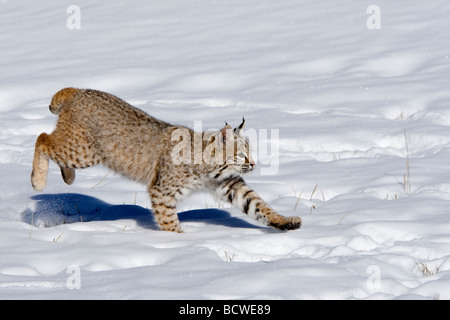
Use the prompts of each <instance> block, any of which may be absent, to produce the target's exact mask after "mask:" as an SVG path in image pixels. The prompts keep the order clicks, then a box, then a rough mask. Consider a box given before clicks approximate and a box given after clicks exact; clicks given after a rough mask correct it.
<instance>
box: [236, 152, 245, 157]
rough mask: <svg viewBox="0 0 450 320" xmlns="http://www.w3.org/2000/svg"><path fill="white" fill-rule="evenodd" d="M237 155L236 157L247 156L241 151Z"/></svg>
mask: <svg viewBox="0 0 450 320" xmlns="http://www.w3.org/2000/svg"><path fill="white" fill-rule="evenodd" d="M237 157H238V158H239V159H245V158H247V157H246V156H245V154H244V153H243V152H240V153H238V155H237Z"/></svg>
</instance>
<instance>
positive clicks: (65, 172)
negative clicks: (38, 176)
mask: <svg viewBox="0 0 450 320" xmlns="http://www.w3.org/2000/svg"><path fill="white" fill-rule="evenodd" d="M60 168H61V176H62V178H63V180H64V182H65V183H67V184H68V185H69V186H70V185H71V184H72V183H73V182H74V180H75V169H73V168H65V167H60Z"/></svg>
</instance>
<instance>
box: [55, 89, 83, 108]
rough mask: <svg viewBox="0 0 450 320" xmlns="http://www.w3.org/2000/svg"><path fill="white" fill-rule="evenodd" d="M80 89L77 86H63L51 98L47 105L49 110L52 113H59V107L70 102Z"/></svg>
mask: <svg viewBox="0 0 450 320" xmlns="http://www.w3.org/2000/svg"><path fill="white" fill-rule="evenodd" d="M79 91H80V89H77V88H64V89H61V90H59V91H58V92H57V93H55V95H54V96H53V98H52V102H51V103H50V105H49V106H48V108H49V109H50V112H51V113H53V114H59V113H60V112H61V109H62V108H64V106H65V105H67V104H68V103H70V102H71V101H72V100H73V99H74V97H75V96H76V95H77V94H78V92H79Z"/></svg>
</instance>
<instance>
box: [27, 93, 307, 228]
mask: <svg viewBox="0 0 450 320" xmlns="http://www.w3.org/2000/svg"><path fill="white" fill-rule="evenodd" d="M49 108H50V111H51V112H52V113H54V114H57V115H58V122H57V126H56V129H55V130H54V131H53V132H52V133H51V134H50V135H48V134H46V133H42V134H41V135H39V137H38V138H37V140H36V146H35V153H34V159H33V171H32V173H31V184H32V186H33V188H34V189H35V190H36V191H42V190H44V188H45V186H46V180H47V172H48V165H49V159H51V160H53V161H54V162H56V163H57V164H58V165H59V167H60V169H61V176H62V178H63V180H64V181H65V182H66V183H67V184H69V185H70V184H72V183H73V182H74V180H75V169H82V168H87V167H90V166H94V165H97V164H103V165H105V166H107V167H109V168H110V169H111V170H113V171H115V172H118V173H120V174H122V175H124V176H126V177H128V178H131V179H133V180H136V181H139V182H141V183H144V184H146V185H147V188H148V193H149V195H150V198H151V202H152V208H153V212H154V214H155V218H156V221H157V222H158V225H159V226H160V228H161V229H162V230H166V231H174V232H182V230H181V226H180V222H179V220H178V215H177V211H176V205H177V201H179V200H180V199H182V198H184V197H186V196H187V195H188V194H190V193H191V192H193V191H197V190H200V189H206V190H209V191H212V192H214V193H215V194H216V195H218V196H219V197H220V198H221V199H224V200H226V201H228V202H229V203H231V204H232V205H233V206H235V207H237V208H239V209H241V210H242V211H243V212H244V213H245V214H247V215H249V216H251V217H253V218H255V219H256V220H258V221H260V222H261V223H263V224H265V225H268V226H272V227H274V228H277V229H281V230H291V229H297V228H299V227H300V225H301V219H300V218H299V217H289V218H286V217H283V216H281V215H279V214H278V213H276V212H275V211H274V210H273V209H271V208H270V207H269V206H268V205H267V204H266V203H265V202H264V201H263V200H262V199H261V198H260V197H259V196H258V195H257V194H256V193H255V192H254V191H253V190H252V189H251V188H250V187H249V186H248V185H247V184H246V183H245V182H244V180H243V178H242V175H243V174H246V173H248V172H251V171H252V170H253V169H254V166H255V163H254V161H253V160H252V158H251V155H250V152H249V143H248V140H247V139H246V138H245V137H244V136H243V135H242V134H241V132H242V129H243V126H244V123H245V121H244V120H243V121H242V124H241V125H240V126H238V127H237V128H235V129H234V130H233V129H232V128H231V126H229V125H228V124H226V125H225V127H224V128H222V130H220V131H218V132H193V131H192V130H191V129H189V128H186V127H183V126H176V125H171V124H169V123H167V122H164V121H161V120H158V119H156V118H154V117H151V116H149V115H148V114H146V113H145V112H143V111H142V110H140V109H137V108H135V107H133V106H131V105H130V104H128V103H127V102H125V101H123V100H122V99H120V98H118V97H115V96H113V95H111V94H108V93H105V92H101V91H97V90H90V89H76V88H65V89H62V90H60V91H59V92H57V93H56V94H55V95H54V96H53V98H52V101H51V104H50V106H49ZM230 150H231V152H229V151H230Z"/></svg>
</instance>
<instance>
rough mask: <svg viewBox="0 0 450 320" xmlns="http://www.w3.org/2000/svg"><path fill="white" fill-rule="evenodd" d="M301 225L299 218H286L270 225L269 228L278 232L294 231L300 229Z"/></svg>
mask: <svg viewBox="0 0 450 320" xmlns="http://www.w3.org/2000/svg"><path fill="white" fill-rule="evenodd" d="M301 225H302V219H301V218H300V217H287V218H284V219H283V221H279V222H277V223H272V224H270V226H271V227H274V228H276V229H279V230H295V229H298V228H300V226H301Z"/></svg>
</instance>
